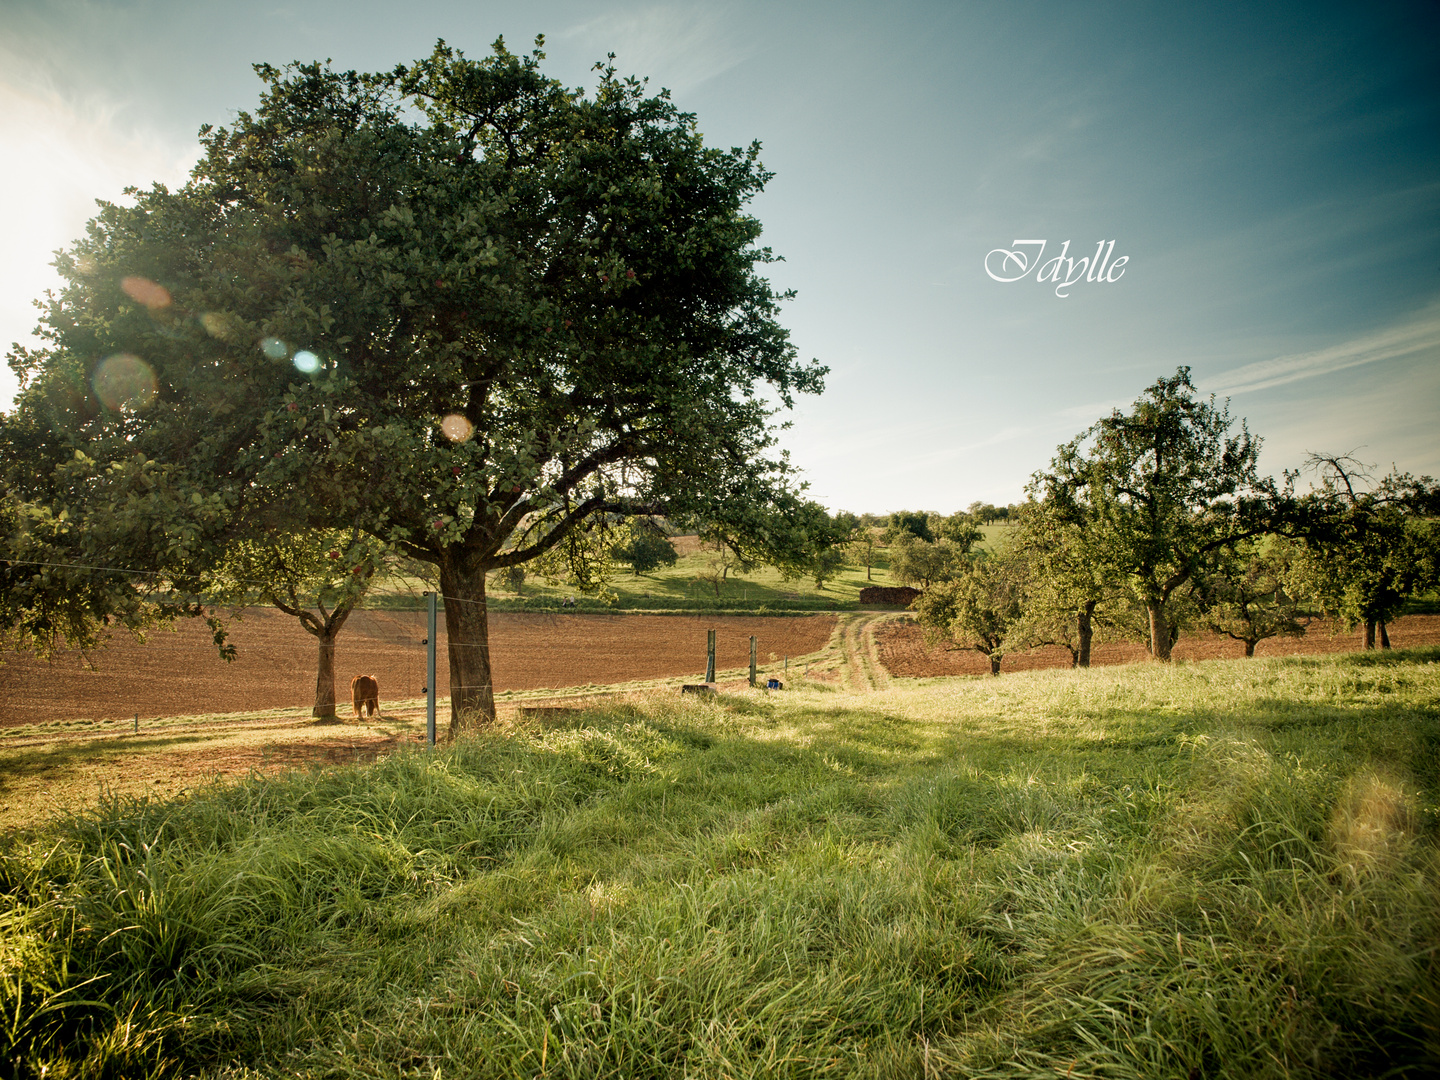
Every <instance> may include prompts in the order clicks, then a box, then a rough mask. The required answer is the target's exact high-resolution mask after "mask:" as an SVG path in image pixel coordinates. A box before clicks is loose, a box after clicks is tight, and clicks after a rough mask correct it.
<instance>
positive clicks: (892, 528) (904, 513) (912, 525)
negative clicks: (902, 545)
mask: <svg viewBox="0 0 1440 1080" xmlns="http://www.w3.org/2000/svg"><path fill="white" fill-rule="evenodd" d="M906 538H913V539H916V540H924V541H925V542H926V543H931V542H933V541H934V539H935V534H934V533H932V532H931V531H930V515H929V513H927V512H926V511H924V510H896V511H895V512H894V513H893V514H891V515H890V518H889V520H888V522H887V523H886V525H885V542H886V543H887V544H895V543H899V542H900V541H902V540H904V539H906Z"/></svg>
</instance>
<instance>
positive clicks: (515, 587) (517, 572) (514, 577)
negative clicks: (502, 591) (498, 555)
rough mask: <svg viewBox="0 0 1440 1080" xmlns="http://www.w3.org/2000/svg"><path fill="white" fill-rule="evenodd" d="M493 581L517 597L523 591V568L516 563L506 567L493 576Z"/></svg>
mask: <svg viewBox="0 0 1440 1080" xmlns="http://www.w3.org/2000/svg"><path fill="white" fill-rule="evenodd" d="M495 580H496V581H497V582H499V583H500V585H501V586H503V587H504V588H506V589H509V590H510V591H511V592H513V593H514V594H515V595H516V596H519V595H521V593H522V592H523V591H524V589H525V567H523V566H521V565H519V564H518V563H517V564H516V565H515V566H507V567H505V568H504V569H503V570H501V571H499V572H498V573H497V574H496V575H495Z"/></svg>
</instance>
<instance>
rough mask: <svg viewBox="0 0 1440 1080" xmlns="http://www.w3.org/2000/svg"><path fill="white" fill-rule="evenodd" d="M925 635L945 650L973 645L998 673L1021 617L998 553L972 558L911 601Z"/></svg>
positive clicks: (1016, 591)
mask: <svg viewBox="0 0 1440 1080" xmlns="http://www.w3.org/2000/svg"><path fill="white" fill-rule="evenodd" d="M912 607H913V608H914V610H915V612H916V615H917V617H918V618H919V621H920V625H921V626H922V627H923V628H924V630H925V638H926V640H927V641H928V642H929V643H931V644H932V645H933V644H936V643H944V644H945V647H946V648H950V649H974V650H975V651H976V652H979V653H982V654H983V655H984V656H986V657H987V658H988V659H989V661H990V674H991V675H999V674H1000V663H1001V661H1002V660H1003V659H1004V657H1005V652H1006V642H1007V639H1008V638H1009V636H1010V633H1011V629H1012V627H1013V626H1014V624H1015V623H1016V621H1017V620H1018V619H1019V618H1020V617H1021V613H1022V608H1021V595H1020V590H1019V589H1018V588H1017V581H1016V578H1015V576H1014V574H1013V573H1011V568H1010V567H1009V566H1008V565H1007V562H1006V559H1005V558H1004V557H1003V556H989V557H986V558H981V559H977V560H976V561H975V562H974V563H973V564H970V565H969V566H967V567H966V568H965V570H964V571H963V572H962V573H961V574H960V575H959V576H958V577H955V578H954V579H952V580H950V581H943V582H941V583H939V584H937V585H935V586H934V587H932V588H930V589H927V590H926V591H925V593H924V595H922V596H920V597H919V598H918V599H917V600H916V601H915V603H914V604H913V605H912Z"/></svg>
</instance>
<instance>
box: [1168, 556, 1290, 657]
mask: <svg viewBox="0 0 1440 1080" xmlns="http://www.w3.org/2000/svg"><path fill="white" fill-rule="evenodd" d="M1267 539H1268V542H1267ZM1293 551H1294V548H1293V547H1292V545H1291V544H1290V543H1289V542H1287V541H1285V540H1283V539H1282V538H1280V537H1271V538H1262V539H1259V540H1244V541H1241V542H1240V543H1238V544H1236V545H1235V547H1234V548H1233V549H1232V550H1230V551H1226V552H1222V553H1221V554H1220V555H1219V557H1218V558H1216V559H1214V560H1213V561H1212V563H1211V566H1210V568H1209V569H1208V570H1207V571H1205V572H1204V573H1202V574H1200V575H1198V576H1197V578H1196V581H1195V596H1196V599H1197V600H1198V602H1199V606H1200V612H1201V614H1200V624H1201V625H1202V626H1204V627H1205V628H1206V629H1207V630H1210V631H1213V632H1214V633H1217V634H1224V635H1225V636H1226V637H1229V638H1233V639H1234V640H1236V641H1240V642H1243V643H1244V645H1245V655H1246V656H1254V655H1255V646H1256V645H1257V644H1259V643H1260V642H1262V641H1264V640H1266V639H1267V638H1272V637H1282V636H1283V637H1299V636H1300V635H1301V634H1303V633H1305V623H1303V622H1301V618H1300V605H1299V602H1298V601H1297V600H1296V598H1295V597H1294V596H1293V595H1292V594H1291V593H1290V592H1289V591H1287V588H1286V582H1287V581H1288V580H1289V578H1290V577H1291V575H1292V563H1293V558H1292V553H1293Z"/></svg>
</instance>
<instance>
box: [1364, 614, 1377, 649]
mask: <svg viewBox="0 0 1440 1080" xmlns="http://www.w3.org/2000/svg"><path fill="white" fill-rule="evenodd" d="M1365 648H1367V649H1373V648H1375V620H1374V619H1366V620H1365Z"/></svg>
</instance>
